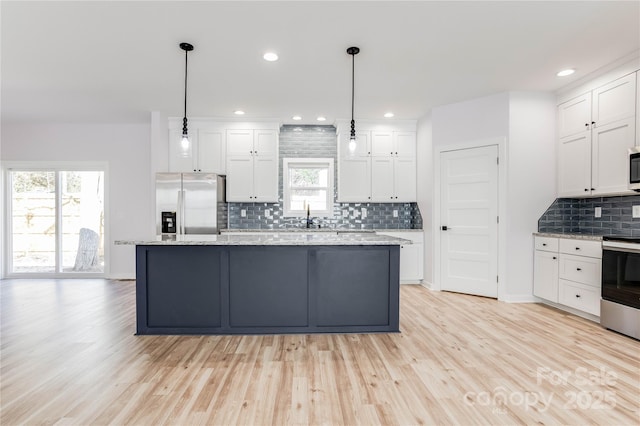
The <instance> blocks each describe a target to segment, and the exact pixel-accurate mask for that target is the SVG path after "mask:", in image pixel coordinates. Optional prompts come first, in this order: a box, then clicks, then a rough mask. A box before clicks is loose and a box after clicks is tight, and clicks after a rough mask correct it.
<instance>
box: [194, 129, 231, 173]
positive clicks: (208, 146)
mask: <svg viewBox="0 0 640 426" xmlns="http://www.w3.org/2000/svg"><path fill="white" fill-rule="evenodd" d="M197 151H198V154H197V159H198V171H199V172H211V173H217V174H219V175H224V174H226V172H227V170H226V158H227V155H226V143H225V135H224V131H223V130H208V129H199V130H198V145H197Z"/></svg>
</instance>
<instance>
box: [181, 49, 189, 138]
mask: <svg viewBox="0 0 640 426" xmlns="http://www.w3.org/2000/svg"><path fill="white" fill-rule="evenodd" d="M188 58H189V51H188V50H185V51H184V117H183V119H182V134H183V135H186V134H187V65H188V64H187V61H188Z"/></svg>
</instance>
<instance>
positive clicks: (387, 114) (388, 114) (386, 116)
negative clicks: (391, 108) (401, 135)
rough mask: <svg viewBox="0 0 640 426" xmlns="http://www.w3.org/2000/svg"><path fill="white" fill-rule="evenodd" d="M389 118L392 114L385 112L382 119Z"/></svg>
mask: <svg viewBox="0 0 640 426" xmlns="http://www.w3.org/2000/svg"><path fill="white" fill-rule="evenodd" d="M391 117H393V113H392V112H387V113H385V115H384V118H391Z"/></svg>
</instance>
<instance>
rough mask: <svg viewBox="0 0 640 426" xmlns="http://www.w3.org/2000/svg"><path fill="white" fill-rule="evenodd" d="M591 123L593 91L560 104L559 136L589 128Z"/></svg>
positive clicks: (573, 133) (562, 136)
mask: <svg viewBox="0 0 640 426" xmlns="http://www.w3.org/2000/svg"><path fill="white" fill-rule="evenodd" d="M590 125H591V92H589V93H585V94H584V95H582V96H578V97H577V98H574V99H571V100H570V101H567V102H565V103H563V104H561V105H559V106H558V133H559V134H558V137H560V138H564V137H567V136H571V135H575V134H578V133H580V132H584V131H585V130H589V127H590Z"/></svg>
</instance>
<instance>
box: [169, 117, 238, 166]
mask: <svg viewBox="0 0 640 426" xmlns="http://www.w3.org/2000/svg"><path fill="white" fill-rule="evenodd" d="M189 135H190V140H191V144H190V146H189V150H188V152H187V153H186V155H185V153H184V152H183V150H182V147H181V140H182V129H171V130H170V131H169V171H170V172H180V173H192V172H196V173H197V172H202V173H217V174H221V175H223V174H225V173H226V169H225V166H226V164H225V157H226V153H225V141H224V130H215V129H206V128H203V129H198V128H193V127H192V128H191V130H190V132H189Z"/></svg>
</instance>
